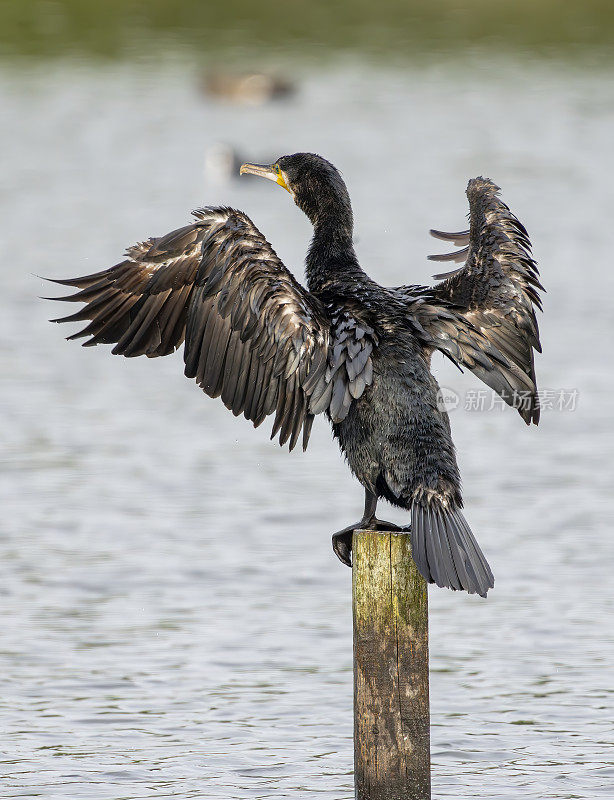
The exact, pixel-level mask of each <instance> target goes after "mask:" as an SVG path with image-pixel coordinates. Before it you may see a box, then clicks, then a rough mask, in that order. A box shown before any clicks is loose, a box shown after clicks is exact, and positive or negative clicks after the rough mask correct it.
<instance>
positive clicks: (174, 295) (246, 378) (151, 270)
mask: <svg viewBox="0 0 614 800" xmlns="http://www.w3.org/2000/svg"><path fill="white" fill-rule="evenodd" d="M194 216H195V218H196V219H195V222H194V223H193V224H191V225H187V226H185V227H184V228H180V229H178V230H176V231H173V232H172V233H169V234H167V235H166V236H163V237H161V238H159V239H149V240H148V241H146V242H143V243H141V244H138V245H136V246H134V247H132V248H130V249H129V250H128V251H127V256H128V257H127V259H126V260H125V261H122V262H121V263H120V264H117V265H116V266H114V267H111V268H110V269H107V270H104V271H102V272H97V273H95V274H93V275H87V276H85V277H82V278H75V279H70V280H60V281H56V282H58V283H61V284H64V285H68V286H73V287H76V288H77V289H79V291H78V292H76V293H75V294H72V295H69V296H68V297H64V298H53V299H60V300H70V301H76V302H83V303H85V306H84V308H82V309H80V310H79V311H78V312H77V313H76V314H72V315H70V316H68V317H63V318H61V319H58V320H54V321H55V322H72V321H79V320H90V322H89V324H88V325H87V326H86V327H85V328H84V329H83V330H82V331H80V332H78V333H76V334H73V335H72V336H69V337H68V338H69V339H75V338H79V337H86V336H87V337H90V338H89V339H88V340H87V341H86V342H85V343H84V346H86V347H87V346H91V345H96V344H99V343H105V344H111V343H113V344H115V347H114V348H113V350H112V352H113V353H114V354H118V355H124V356H127V357H131V356H138V355H146V356H148V357H155V356H164V355H167V354H168V353H172V352H173V351H174V350H175V349H177V347H179V346H180V345H181V343H182V342H183V341H184V339H185V348H184V361H185V374H186V375H187V376H188V377H190V378H195V379H196V381H197V383H198V384H199V386H201V388H202V389H203V390H204V391H205V392H206V393H207V394H208V395H209V396H211V397H219V396H221V398H222V401H223V402H224V404H225V405H226V407H227V408H229V409H230V410H231V411H232V412H233V413H234V414H235V415H239V414H240V413H243V414H244V416H245V417H246V418H247V419H249V420H251V421H252V422H253V423H254V426H258V425H260V423H261V422H262V421H263V420H264V419H265V417H266V416H268V415H269V414H273V413H275V422H274V424H273V433H272V435H271V438H273V436H275V435H276V434H277V433H278V432H279V441H280V444H285V442H287V441H288V440H289V442H290V449H292V448H293V447H294V445H295V444H296V441H297V438H298V436H299V433H300V431H301V430H302V431H303V447H306V446H307V441H308V439H309V433H310V430H311V423H312V421H313V413H314V412H313V411H312V409H315V411H316V412H317V411H320V410H323V409H324V408H325V407H327V406H328V402H329V401H330V397H331V393H332V386H331V382H330V376H328V378H327V372H329V371H330V370H329V369H328V365H327V359H328V354H329V338H330V320H329V319H328V317H327V315H326V312H325V310H324V308H323V306H322V304H321V303H320V302H319V301H318V300H317V298H315V297H314V296H313V295H311V294H310V293H309V292H308V291H307V290H306V289H304V288H303V287H302V286H301V285H300V284H299V283H298V281H296V280H295V278H294V277H293V276H292V274H291V273H290V272H289V271H288V270H287V269H286V267H285V266H284V264H283V263H282V262H281V260H280V259H279V258H278V257H277V255H276V254H275V252H274V250H273V248H272V247H271V245H270V244H269V243H268V242H267V240H266V239H265V238H264V236H263V235H262V234H261V233H260V231H259V230H258V229H257V228H256V227H255V226H254V224H253V223H252V222H251V220H250V219H249V217H247V216H246V215H245V214H243V213H242V212H240V211H234V210H233V209H229V208H206V209H202V210H199V211H196V212H194Z"/></svg>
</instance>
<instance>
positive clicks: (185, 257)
mask: <svg viewBox="0 0 614 800" xmlns="http://www.w3.org/2000/svg"><path fill="white" fill-rule="evenodd" d="M241 171H242V172H251V173H254V174H257V175H261V176H263V177H266V178H268V179H270V180H273V181H275V182H277V183H278V184H280V185H281V186H283V187H284V188H286V189H287V190H288V191H289V192H290V193H291V194H292V196H293V198H294V200H295V202H296V204H297V205H298V206H299V208H301V209H302V210H303V211H304V212H305V214H307V216H308V217H309V219H310V220H311V222H312V224H313V226H314V235H313V239H312V242H311V245H310V248H309V252H308V254H307V260H306V274H307V285H308V287H309V291H307V290H306V289H304V288H303V287H302V286H301V285H300V284H299V283H298V282H297V281H296V280H295V278H294V277H293V276H292V275H291V274H290V272H289V271H288V270H287V269H286V267H285V266H284V265H283V264H282V262H281V261H280V260H279V258H278V257H277V255H276V254H275V252H274V251H273V249H272V248H271V246H270V245H269V243H268V242H267V241H266V240H265V238H264V237H263V236H262V234H261V233H260V232H259V231H258V230H257V229H256V228H255V226H254V225H253V223H252V222H251V220H250V219H249V218H248V217H247V216H246V215H245V214H243V213H242V212H240V211H235V210H233V209H230V208H205V209H202V210H200V211H196V212H194V217H195V221H194V222H193V223H192V224H191V225H187V226H186V227H184V228H180V229H179V230H176V231H173V232H172V233H169V234H167V235H166V236H164V237H162V238H160V239H149V240H148V241H146V242H143V243H142V244H138V245H136V246H134V247H132V248H130V249H129V250H128V251H127V258H126V260H124V261H122V262H121V263H120V264H117V265H116V266H114V267H111V268H110V269H107V270H104V271H103V272H98V273H96V274H94V275H89V276H86V277H83V278H75V279H71V280H63V281H58V283H62V284H66V285H68V286H73V287H76V288H77V289H78V290H79V291H78V292H76V293H75V294H72V295H70V296H68V297H66V298H57V299H64V300H71V301H78V302H82V303H84V304H85V305H84V307H83V308H82V309H81V310H79V311H78V312H77V313H76V314H73V315H71V316H69V317H64V318H62V319H59V320H55V321H56V322H70V321H75V320H89V324H88V325H87V326H86V327H85V328H84V329H83V330H82V331H80V332H79V333H77V334H73V336H70V337H69V338H70V339H73V338H78V337H84V336H87V337H89V338H88V341H86V342H85V345H86V346H90V345H94V344H99V343H111V344H114V345H115V346H114V348H113V351H112V352H113V353H115V354H120V355H124V356H137V355H146V356H149V357H154V356H162V355H166V354H168V353H170V352H172V351H173V350H175V349H176V348H177V347H179V346H180V345H181V343H182V342H183V341H184V339H185V347H184V358H185V374H186V375H187V376H188V377H190V378H195V379H196V381H197V383H198V384H199V386H201V387H202V389H203V390H204V391H205V392H206V393H207V394H208V395H210V396H211V397H218V396H221V398H222V401H223V402H224V404H225V405H226V407H227V408H229V409H230V410H232V412H233V413H234V414H235V415H238V414H240V413H243V414H244V416H245V417H246V418H247V419H250V420H252V421H253V423H254V425H255V426H257V425H260V423H261V422H262V421H263V420H264V419H265V417H266V416H268V415H270V414H274V415H275V418H274V423H273V433H272V437H273V436H275V435H277V434H279V441H280V443H281V444H284V443H286V442H289V446H290V448H292V447H294V445H295V444H296V441H297V439H298V437H299V436H300V435H301V432H302V439H303V447H304V448H305V447H306V446H307V442H308V440H309V433H310V430H311V424H312V422H313V418H314V415H315V414H319V413H322V412H324V413H326V415H327V416H328V418H329V419H330V421H331V423H332V428H333V433H334V435H335V437H336V438H337V439H338V441H339V444H340V446H341V449H342V451H343V452H344V454H345V456H346V458H347V461H348V464H349V466H350V468H351V470H352V472H353V473H354V475H355V476H356V477H357V478H358V480H359V481H360V482H361V484H362V485H363V486H364V488H365V511H364V515H363V518H362V519H361V520H360V521H359V522H357V523H354V524H353V525H350V526H348V527H347V528H345V529H344V530H343V531H339V532H338V533H337V534H334V536H333V547H334V549H335V552H336V553H337V555H338V556H339V558H340V559H341V560H342V561H344V562H345V563H347V564H348V565H350V564H351V537H352V531H353V530H354V529H355V528H358V527H371V528H373V527H377V528H385V529H387V528H390V529H397V530H399V529H398V528H396V526H394V525H392V524H390V523H386V522H382V521H380V520H378V519H377V517H376V516H375V510H376V505H377V500H378V498H381V497H383V498H385V499H386V500H388V501H389V502H390V503H392V504H393V505H396V506H399V507H401V508H405V509H407V510H409V511H411V536H412V552H413V555H414V558H415V560H416V563H417V565H418V568H419V569H420V572H421V573H422V574H423V575H424V577H425V578H426V579H427V580H428V581H430V582H434V583H436V584H438V585H439V586H449V587H450V588H452V589H465V590H466V591H468V592H470V593H474V592H477V593H478V594H481V595H486V593H487V591H488V589H489V588H490V587H492V586H493V585H494V581H493V576H492V572H491V571H490V568H489V566H488V564H487V562H486V560H485V558H484V556H483V554H482V552H481V550H480V548H479V546H478V544H477V542H476V541H475V539H474V537H473V534H472V533H471V530H470V528H469V526H468V524H467V522H466V520H465V518H464V517H463V514H462V512H461V509H462V505H463V502H462V498H461V492H460V477H459V473H458V467H457V465H456V457H455V452H454V445H453V443H452V439H451V435H450V425H449V420H448V416H447V414H446V413H445V411H443V410H441V409H440V408H438V403H437V390H438V386H437V383H436V381H435V379H434V378H433V376H432V375H431V372H430V359H431V354H432V353H433V351H434V350H439V351H441V352H443V353H444V354H445V355H446V356H448V357H449V358H450V359H452V360H453V361H454V362H455V363H457V364H459V365H464V366H466V367H468V368H469V369H471V370H472V371H473V372H474V373H475V374H476V375H477V376H478V377H479V378H481V379H482V380H483V381H484V382H485V383H486V384H487V385H488V386H490V387H491V388H492V389H494V390H495V391H496V392H497V393H498V394H499V395H500V396H501V397H502V398H504V400H505V401H506V402H507V403H508V404H510V405H512V406H514V407H516V408H517V409H518V411H519V412H520V414H521V416H522V417H523V419H524V420H525V421H526V422H527V423H530V422H534V423H535V424H537V422H538V420H539V402H538V397H537V389H536V382H535V373H534V366H533V350H534V349H537V350H539V349H540V348H539V334H538V328H537V322H536V320H535V314H534V305H536V306H538V307H539V297H538V294H537V292H538V290H539V289H541V288H542V287H541V285H540V283H539V280H538V272H537V268H536V266H535V262H534V261H533V259H532V258H531V256H530V243H529V239H528V236H527V233H526V230H525V228H524V227H523V226H522V224H521V223H520V222H519V221H518V220H517V219H516V217H515V216H514V215H513V214H512V213H511V211H510V210H509V209H508V207H507V206H506V205H505V204H504V203H503V202H502V201H501V200H500V199H499V198H498V188H497V187H496V186H495V185H494V184H492V183H491V182H490V181H489V180H486V179H484V178H476V179H474V180H471V181H469V186H468V189H467V196H468V198H469V207H470V228H469V230H468V231H462V232H460V233H457V234H446V233H442V232H439V231H432V233H433V234H434V235H435V236H436V237H438V238H441V239H445V240H450V241H452V242H454V243H455V244H457V245H460V246H462V247H463V248H464V249H463V250H462V251H461V255H457V254H450V256H444V257H441V256H439V257H436V258H438V259H439V260H442V259H443V260H454V259H456V260H458V259H459V258H461V259H463V260H464V264H463V266H461V267H460V268H458V269H456V270H454V271H453V272H451V273H447V274H445V275H443V276H436V277H442V278H444V280H443V281H442V282H441V283H438V284H437V285H436V286H434V287H432V288H428V287H424V286H401V287H398V288H384V287H382V286H380V285H379V284H377V283H375V281H373V280H372V279H371V278H370V277H369V276H368V275H367V274H366V273H365V272H364V271H363V270H362V269H361V267H360V266H359V264H358V260H357V258H356V254H355V252H354V248H353V245H352V229H353V218H352V208H351V203H350V198H349V195H348V192H347V189H346V187H345V184H344V182H343V180H342V178H341V176H340V174H339V172H338V171H337V170H336V169H335V167H333V165H332V164H330V163H329V162H328V161H326V160H325V159H323V158H321V157H320V156H317V155H314V154H310V153H297V154H295V155H292V156H283V157H282V158H280V159H279V160H278V161H277V162H276V163H275V164H273V165H271V166H259V165H253V164H246V165H243V167H242V168H241Z"/></svg>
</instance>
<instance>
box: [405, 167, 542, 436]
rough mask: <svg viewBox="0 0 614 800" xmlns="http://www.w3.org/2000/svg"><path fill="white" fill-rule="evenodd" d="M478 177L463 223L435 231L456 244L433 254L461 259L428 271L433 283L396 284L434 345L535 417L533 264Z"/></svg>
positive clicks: (504, 209)
mask: <svg viewBox="0 0 614 800" xmlns="http://www.w3.org/2000/svg"><path fill="white" fill-rule="evenodd" d="M498 192H499V188H498V187H497V186H495V185H494V184H493V183H492V182H491V181H489V180H488V179H485V178H474V179H473V180H470V181H469V184H468V186H467V197H468V199H469V217H470V227H469V230H465V231H459V232H458V233H444V232H442V231H435V230H432V231H431V234H432V235H433V236H435V237H436V238H438V239H444V240H447V241H451V242H453V243H454V244H455V245H457V246H459V247H461V248H462V249H461V250H459V251H456V252H453V253H448V254H445V255H439V256H429V258H431V260H435V261H463V262H464V263H463V264H462V266H460V267H458V268H457V269H454V270H452V271H451V272H447V273H442V274H439V275H435V276H434V277H435V278H437V279H441V280H442V282H441V283H439V284H437V285H436V286H435V287H433V288H432V289H424V288H421V287H402V289H401V291H403V292H405V295H406V297H408V299H409V297H410V295H412V291H413V296H412V299H413V301H414V307H415V312H414V313H415V314H416V316H417V318H418V320H419V321H420V323H421V324H422V325H423V327H424V328H425V331H426V333H427V335H428V336H430V337H431V338H432V340H433V342H434V344H433V346H434V347H437V348H438V349H440V350H442V351H443V352H445V353H446V354H447V355H449V356H450V357H452V358H453V359H454V360H456V361H457V362H460V363H462V364H464V365H465V366H467V367H468V368H469V369H471V370H472V371H473V372H474V373H475V374H476V375H477V376H478V377H479V378H481V380H483V381H484V382H485V383H486V384H487V385H488V386H490V387H491V388H492V389H494V390H495V391H496V392H497V393H498V394H499V395H500V396H501V397H502V398H503V399H504V400H505V401H506V402H507V403H508V404H509V405H511V406H514V407H515V408H517V409H518V411H519V413H520V415H521V416H522V418H523V419H524V420H525V422H526V423H527V424H530V423H531V422H533V423H535V424H536V425H537V423H538V422H539V399H538V395H537V384H536V378H535V367H534V351H535V350H537V351H538V352H541V345H540V341H539V328H538V325H537V320H536V318H535V308H539V309H541V300H540V297H539V294H538V292H539V290H543V287H542V285H541V283H540V282H539V272H538V269H537V266H536V263H535V261H534V260H533V258H532V257H531V243H530V241H529V237H528V234H527V231H526V229H525V227H524V226H523V225H522V223H521V222H519V220H518V219H517V218H516V217H515V216H514V214H513V213H512V212H511V211H510V209H509V208H508V206H507V205H506V204H505V203H504V202H503V201H502V200H501V199H500V198H499V197H498Z"/></svg>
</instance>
